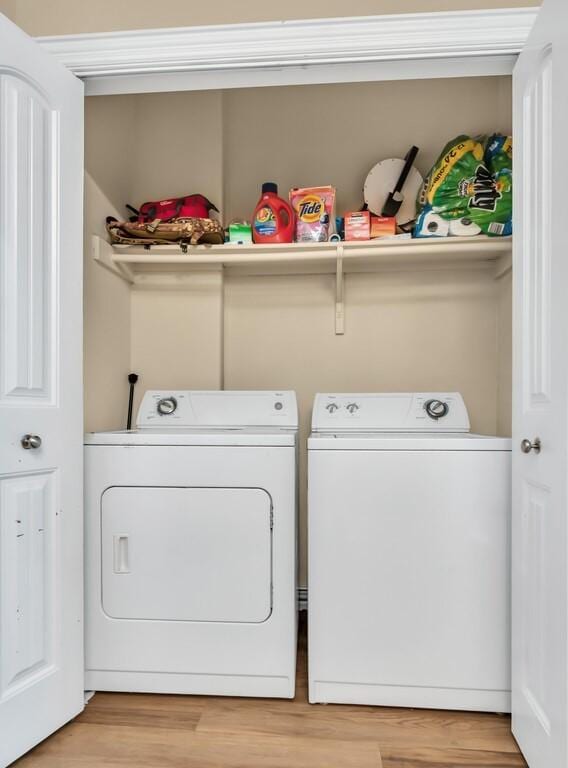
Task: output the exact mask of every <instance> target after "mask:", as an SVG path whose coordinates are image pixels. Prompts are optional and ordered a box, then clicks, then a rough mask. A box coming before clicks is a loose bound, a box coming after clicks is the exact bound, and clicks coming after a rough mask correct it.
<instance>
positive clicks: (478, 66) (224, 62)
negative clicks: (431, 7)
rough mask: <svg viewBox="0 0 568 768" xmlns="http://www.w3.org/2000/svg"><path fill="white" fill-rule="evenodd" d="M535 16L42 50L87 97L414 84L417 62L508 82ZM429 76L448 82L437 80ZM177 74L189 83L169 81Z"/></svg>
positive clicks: (408, 21)
mask: <svg viewBox="0 0 568 768" xmlns="http://www.w3.org/2000/svg"><path fill="white" fill-rule="evenodd" d="M536 14H537V9H536V8H511V9H503V10H482V11H456V12H447V13H421V14H396V15H383V16H364V17H351V18H340V19H317V20H302V21H282V22H263V23H255V24H231V25H218V26H202V27H185V28H174V29H154V30H138V31H130V32H109V33H95V34H82V35H62V36H57V37H40V38H37V41H38V42H39V43H40V45H41V46H42V47H43V48H44V49H45V50H47V51H49V52H50V53H52V54H54V55H55V56H56V57H57V58H58V59H59V61H61V62H62V63H63V64H64V65H65V66H67V67H68V68H69V69H70V70H71V71H72V72H74V73H75V74H76V75H77V76H78V77H80V78H82V79H84V80H85V81H86V83H87V93H89V92H91V93H111V92H113V93H118V92H133V91H136V90H138V91H140V90H172V89H173V88H172V87H166V85H167V83H172V82H175V81H179V84H180V85H181V83H185V85H181V87H182V88H183V89H186V88H198V89H201V88H224V87H244V86H247V85H271V84H284V83H296V82H332V81H335V82H337V81H338V80H340V81H341V80H345V79H347V78H350V79H354V73H355V72H357V71H360V70H362V71H363V72H365V71H366V72H367V73H368V74H367V76H366V77H363V78H362V79H382V78H381V77H380V76H379V77H377V73H380V72H381V69H384V67H383V68H381V67H379V66H378V65H381V64H387V65H388V67H387V68H386V70H385V71H386V72H387V74H386V77H385V79H396V78H397V77H416V76H417V71H418V70H417V67H416V63H417V61H421V62H423V63H424V67H425V69H424V70H423V71H422V72H421V73H420V74H421V76H425V77H428V76H437V77H440V76H451V75H453V74H455V73H454V70H453V67H452V62H454V63H456V64H457V65H458V69H459V74H460V75H462V74H469V73H470V72H469V70H470V69H471V73H472V74H502V72H503V71H509V72H510V71H511V67H512V62H513V61H514V58H515V56H516V55H517V54H518V53H519V51H520V50H521V48H522V47H523V45H524V43H525V40H526V39H527V36H528V32H529V30H530V28H531V26H532V24H533V22H534V20H535V18H536ZM476 60H477V61H476ZM464 62H465V64H464ZM488 62H492V63H490V64H489V63H488ZM361 65H364V66H361ZM389 67H390V72H391V74H390V75H389ZM488 68H489V69H490V70H493V68H494V69H496V71H495V72H493V71H489V72H488V71H487V69H488ZM430 69H431V70H432V71H433V72H445V74H433V75H430V74H428V73H429V71H430ZM406 70H408V71H409V72H412V73H413V74H405V71H406ZM463 70H465V71H463ZM343 71H345V73H349V74H348V75H347V74H342V72H343ZM423 72H426V74H423ZM373 73H375V74H374V76H373ZM401 73H402V74H401ZM174 74H175V75H183V76H184V77H183V78H181V79H180V78H177V77H176V78H174V79H172V78H171V76H172V75H174ZM164 76H167V78H166V80H164V79H163V77H164ZM334 78H335V79H334ZM355 79H360V78H359V77H356V78H355ZM113 81H114V86H113V85H112V83H113ZM97 82H98V86H97V85H96V83H97ZM136 83H138V85H136ZM143 83H146V86H144V85H143ZM180 85H178V86H177V87H176V88H175V89H176V90H177V89H178V87H180ZM141 86H142V87H141Z"/></svg>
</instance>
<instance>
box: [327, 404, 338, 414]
mask: <svg viewBox="0 0 568 768" xmlns="http://www.w3.org/2000/svg"><path fill="white" fill-rule="evenodd" d="M338 409H339V406H338V405H337V403H328V404H327V405H326V406H325V410H326V411H329V412H330V413H334V412H335V411H337V410H338Z"/></svg>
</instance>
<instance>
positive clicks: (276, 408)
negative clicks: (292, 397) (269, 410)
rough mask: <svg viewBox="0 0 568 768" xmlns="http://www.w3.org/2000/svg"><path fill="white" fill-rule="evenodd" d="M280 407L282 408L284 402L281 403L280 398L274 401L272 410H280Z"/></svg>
mask: <svg viewBox="0 0 568 768" xmlns="http://www.w3.org/2000/svg"><path fill="white" fill-rule="evenodd" d="M282 408H284V403H283V402H282V401H281V400H277V401H276V402H275V403H274V410H276V411H281V410H282Z"/></svg>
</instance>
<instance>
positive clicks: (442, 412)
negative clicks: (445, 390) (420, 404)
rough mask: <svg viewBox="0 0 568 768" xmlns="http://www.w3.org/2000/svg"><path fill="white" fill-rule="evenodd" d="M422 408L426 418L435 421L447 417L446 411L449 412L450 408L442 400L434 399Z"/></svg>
mask: <svg viewBox="0 0 568 768" xmlns="http://www.w3.org/2000/svg"><path fill="white" fill-rule="evenodd" d="M424 408H425V410H426V413H427V414H428V416H429V417H430V418H431V419H434V420H435V421H437V420H438V419H442V418H443V417H444V416H447V415H448V411H449V410H450V407H449V405H448V404H447V403H445V402H444V401H443V400H436V399H434V400H427V401H426V402H425V403H424Z"/></svg>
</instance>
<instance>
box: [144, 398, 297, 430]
mask: <svg viewBox="0 0 568 768" xmlns="http://www.w3.org/2000/svg"><path fill="white" fill-rule="evenodd" d="M136 426H137V427H139V428H140V427H168V428H169V427H186V428H187V427H190V428H191V427H195V428H200V427H203V428H206V427H216V428H218V429H222V428H224V427H228V428H231V427H272V426H278V427H286V428H290V429H296V428H297V426H298V406H297V403H296V393H295V392H254V391H253V392H222V391H216V390H215V391H192V390H149V391H147V392H146V393H145V394H144V397H143V399H142V402H141V404H140V408H139V409H138V418H137V420H136Z"/></svg>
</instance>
